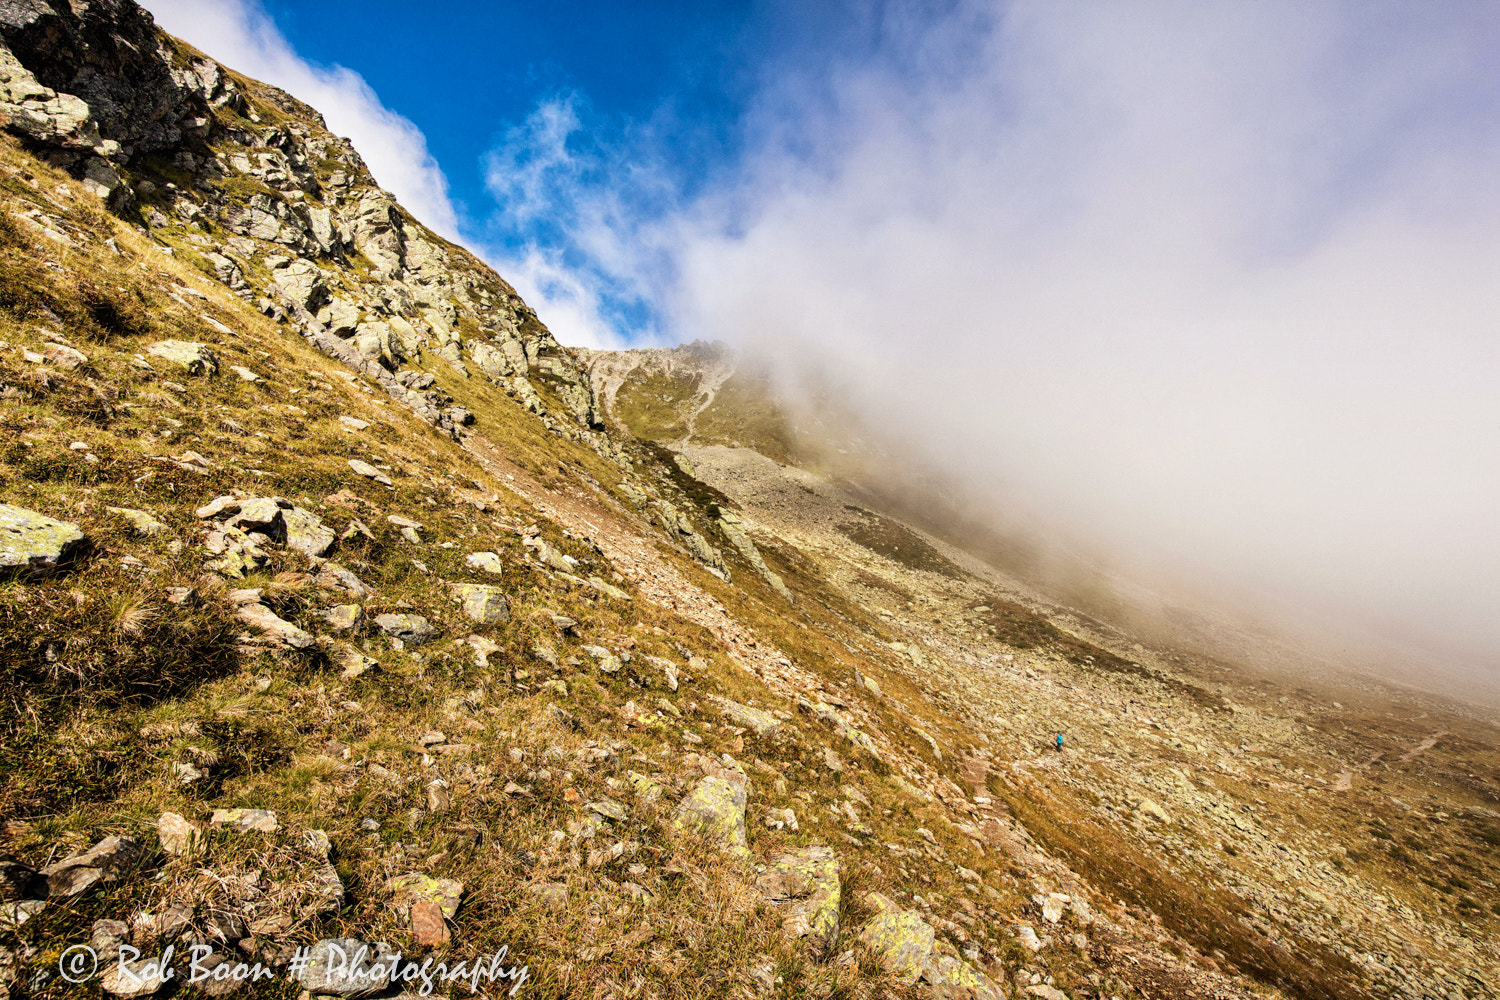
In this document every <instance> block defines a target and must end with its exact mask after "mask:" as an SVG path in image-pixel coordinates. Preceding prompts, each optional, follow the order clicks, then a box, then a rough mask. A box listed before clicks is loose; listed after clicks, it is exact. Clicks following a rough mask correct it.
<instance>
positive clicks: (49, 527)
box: [0, 503, 84, 570]
mask: <svg viewBox="0 0 1500 1000" xmlns="http://www.w3.org/2000/svg"><path fill="white" fill-rule="evenodd" d="M83 541H84V535H83V532H82V531H81V530H79V528H78V525H76V524H70V523H68V522H67V521H57V520H54V519H53V518H50V517H47V516H46V515H44V514H38V513H37V512H36V511H33V510H27V509H26V508H24V507H14V506H12V505H10V504H8V503H0V569H25V570H48V569H56V568H57V567H58V566H61V565H63V564H64V563H66V562H67V561H68V559H69V558H70V557H71V556H72V555H73V554H74V553H76V552H77V551H78V550H79V549H80V548H81V547H82V545H83Z"/></svg>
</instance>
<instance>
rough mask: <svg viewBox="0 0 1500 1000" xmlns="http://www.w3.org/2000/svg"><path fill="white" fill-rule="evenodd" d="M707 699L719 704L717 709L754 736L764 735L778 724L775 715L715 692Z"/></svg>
mask: <svg viewBox="0 0 1500 1000" xmlns="http://www.w3.org/2000/svg"><path fill="white" fill-rule="evenodd" d="M708 700H709V701H711V702H713V703H714V704H715V705H717V706H719V711H720V712H723V713H724V714H725V715H727V716H728V717H729V718H730V719H731V720H733V721H734V723H735V724H736V725H740V726H744V727H745V728H746V729H749V730H751V731H752V732H754V733H755V735H756V736H764V735H766V734H767V733H769V732H772V731H773V730H775V729H776V727H777V726H778V725H779V724H780V723H779V721H778V720H777V718H776V716H774V715H772V714H771V713H770V712H767V711H766V710H765V709H761V708H751V707H750V706H749V705H741V704H740V703H739V702H737V701H731V700H730V699H728V698H721V697H719V696H718V695H716V694H711V695H709V696H708Z"/></svg>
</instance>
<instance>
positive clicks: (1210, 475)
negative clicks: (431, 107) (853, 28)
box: [655, 3, 1500, 680]
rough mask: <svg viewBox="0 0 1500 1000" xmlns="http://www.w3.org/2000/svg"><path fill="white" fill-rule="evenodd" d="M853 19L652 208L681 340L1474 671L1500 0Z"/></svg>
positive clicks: (1090, 516) (1492, 365)
mask: <svg viewBox="0 0 1500 1000" xmlns="http://www.w3.org/2000/svg"><path fill="white" fill-rule="evenodd" d="M877 27H878V28H881V29H882V30H883V31H884V33H883V34H881V35H880V37H881V39H882V41H881V43H880V44H881V52H882V57H883V58H882V59H881V60H876V61H874V62H873V68H872V63H871V62H869V61H866V62H864V63H863V64H862V65H861V66H860V67H859V68H857V69H855V68H841V67H840V66H839V65H838V64H837V63H836V62H835V64H834V65H832V66H831V67H829V66H823V67H817V68H815V69H808V68H806V67H803V68H802V72H803V73H805V74H812V75H815V76H816V77H817V78H816V81H815V83H816V85H809V83H808V80H807V79H806V78H805V77H804V76H799V75H796V74H793V75H790V76H788V77H786V78H785V79H786V82H785V83H784V84H783V85H780V86H773V87H772V88H770V89H768V90H767V92H766V94H765V95H764V98H763V102H764V107H765V109H766V115H765V117H764V119H762V120H761V121H759V122H758V123H757V124H756V125H755V126H754V128H753V129H752V131H755V134H756V135H757V136H758V143H759V144H758V146H757V147H756V148H757V150H758V153H757V155H756V156H755V157H754V158H752V159H751V160H750V161H749V162H750V165H749V166H748V167H747V168H746V170H745V172H744V174H743V175H742V176H739V177H737V178H736V179H735V181H736V183H735V184H734V185H726V187H725V190H726V191H733V194H732V195H731V194H725V195H723V196H721V197H719V198H706V199H703V200H700V201H698V202H697V203H695V204H694V205H693V206H692V207H691V208H690V209H688V210H685V211H684V212H683V214H682V215H681V216H679V217H675V218H672V219H668V220H665V221H663V222H662V223H660V224H659V226H658V228H657V229H656V230H655V232H656V234H657V236H658V237H659V238H660V239H661V240H663V241H664V242H665V243H666V244H667V245H669V246H670V247H671V248H672V252H673V254H674V259H675V261H676V265H677V267H678V272H677V277H676V280H675V282H674V283H673V284H672V285H671V286H670V288H669V289H668V291H667V292H665V293H664V294H666V295H667V296H669V299H670V307H671V314H672V316H673V317H674V320H675V323H676V329H677V330H678V331H679V332H680V333H681V334H682V335H683V336H684V337H685V338H691V337H694V336H702V337H721V338H723V339H726V340H729V341H731V342H733V343H737V344H740V345H745V346H752V347H753V348H754V349H756V350H759V351H764V352H769V353H770V354H771V355H773V356H774V357H776V358H777V359H778V361H779V363H780V364H782V365H784V366H786V368H787V369H788V370H792V371H796V370H815V371H817V372H819V373H820V377H822V378H827V379H828V380H830V381H831V382H832V383H833V384H835V385H837V386H840V387H841V388H842V390H843V392H844V395H845V396H846V398H847V399H849V400H851V401H853V402H854V405H856V406H858V407H860V408H861V410H862V414H863V416H864V417H865V418H866V419H867V420H868V421H869V422H870V423H871V426H872V427H875V428H877V429H879V430H880V431H882V432H883V433H885V434H887V435H890V436H891V437H892V438H893V439H894V440H897V441H900V442H903V443H904V444H905V445H907V446H908V447H911V448H913V449H914V450H917V451H919V452H920V453H921V454H922V455H923V456H924V457H925V458H926V459H927V460H928V461H929V462H931V463H932V464H933V465H934V466H935V467H937V468H940V469H942V470H943V471H944V472H945V473H947V474H948V475H950V476H953V477H955V478H956V479H958V480H959V481H961V482H962V483H963V484H964V486H965V487H966V489H967V492H968V495H969V496H971V497H973V498H975V500H974V503H976V504H981V505H982V504H984V503H986V502H988V503H990V504H992V505H993V509H994V513H995V514H996V515H997V516H1003V517H1006V518H1014V517H1015V515H1016V514H1017V512H1018V511H1019V512H1021V516H1022V519H1040V520H1041V521H1043V522H1046V523H1049V524H1050V525H1051V526H1052V527H1054V528H1056V529H1060V530H1061V531H1062V532H1063V533H1064V534H1065V535H1069V536H1072V537H1075V538H1082V539H1086V540H1087V541H1088V542H1089V543H1090V544H1091V545H1093V546H1098V547H1102V549H1103V550H1104V551H1107V552H1109V553H1110V554H1111V558H1112V560H1113V561H1114V562H1115V564H1116V565H1118V566H1119V567H1121V568H1124V567H1126V566H1132V567H1136V568H1138V569H1139V568H1147V569H1151V570H1155V571H1162V570H1170V571H1171V572H1172V574H1173V575H1174V576H1175V577H1176V578H1177V579H1182V578H1183V574H1184V573H1186V574H1188V575H1189V576H1192V575H1194V574H1196V578H1197V579H1199V580H1200V581H1202V582H1203V583H1204V585H1205V586H1206V585H1211V584H1214V583H1215V582H1217V583H1219V584H1232V585H1233V586H1234V587H1236V588H1242V589H1243V591H1245V592H1249V593H1258V594H1261V595H1262V596H1263V597H1264V598H1266V599H1267V601H1268V602H1269V603H1268V606H1271V605H1275V604H1278V603H1279V604H1283V605H1285V606H1288V607H1294V608H1298V609H1300V610H1301V611H1304V612H1308V613H1312V614H1322V613H1327V614H1329V615H1331V616H1333V617H1334V618H1335V619H1336V620H1338V621H1340V622H1342V623H1344V624H1347V625H1350V626H1353V627H1355V628H1369V629H1371V630H1372V631H1373V632H1376V633H1378V634H1380V635H1382V636H1384V637H1387V638H1390V639H1394V640H1399V641H1402V642H1410V643H1414V644H1416V645H1418V646H1420V647H1422V648H1423V649H1426V650H1428V651H1431V652H1434V653H1437V654H1439V655H1440V657H1441V658H1442V659H1444V660H1445V661H1447V662H1450V663H1454V664H1462V665H1464V667H1465V669H1467V670H1469V671H1471V672H1472V674H1471V675H1472V676H1474V677H1475V678H1476V679H1484V680H1493V678H1494V677H1495V675H1496V664H1497V661H1500V607H1497V604H1500V522H1497V519H1496V517H1495V507H1496V504H1495V498H1496V497H1497V496H1500V448H1497V447H1496V444H1497V442H1500V394H1497V392H1496V384H1497V376H1500V341H1497V337H1496V335H1495V328H1496V324H1497V321H1500V280H1497V276H1500V202H1497V188H1496V185H1495V184H1494V178H1495V177H1496V176H1497V174H1500V143H1497V140H1500V125H1497V124H1496V123H1497V122H1500V117H1497V116H1496V114H1495V112H1496V105H1497V98H1500V69H1497V67H1500V60H1497V59H1496V58H1495V56H1496V55H1497V54H1500V11H1496V10H1495V9H1494V8H1486V7H1481V6H1479V5H1445V6H1444V7H1443V8H1441V10H1435V9H1432V8H1428V7H1418V6H1415V5H1396V6H1390V5H1387V6H1382V7H1378V8H1375V9H1370V8H1367V7H1366V6H1364V5H1338V4H1315V5H1300V4H1299V5H1291V4H1238V5H1236V4H1228V5H1215V6H1214V7H1213V8H1212V10H1208V9H1205V8H1201V7H1198V6H1196V5H1187V4H1131V5H1110V4H1098V5H1051V4H1025V3H1020V4H1009V5H1000V6H992V5H960V6H959V7H958V8H957V9H954V10H951V11H949V12H948V13H946V14H944V15H942V16H937V17H932V18H927V19H922V20H921V21H920V24H919V25H917V26H916V27H912V26H911V25H910V24H907V25H895V24H886V25H883V26H877ZM907 28H910V29H911V30H909V31H908V30H905V29H907ZM808 93H811V94H817V95H820V96H819V97H817V98H809V97H805V96H803V95H804V94H808ZM788 109H792V110H793V112H794V113H790V114H789V113H788ZM757 129H758V130H759V131H756V130H757Z"/></svg>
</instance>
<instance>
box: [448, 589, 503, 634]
mask: <svg viewBox="0 0 1500 1000" xmlns="http://www.w3.org/2000/svg"><path fill="white" fill-rule="evenodd" d="M453 596H455V597H457V598H458V599H459V601H460V602H462V604H463V609H464V614H466V615H468V616H469V619H470V620H471V621H475V622H478V623H479V624H481V625H493V624H495V623H496V622H503V621H505V620H506V619H507V618H509V617H510V604H509V603H508V602H507V601H506V600H505V594H504V593H502V592H501V590H500V588H499V587H490V586H487V585H485V584H482V583H456V584H454V585H453Z"/></svg>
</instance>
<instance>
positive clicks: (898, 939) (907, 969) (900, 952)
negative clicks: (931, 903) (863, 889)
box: [859, 892, 937, 983]
mask: <svg viewBox="0 0 1500 1000" xmlns="http://www.w3.org/2000/svg"><path fill="white" fill-rule="evenodd" d="M865 902H866V903H868V904H869V905H870V906H872V907H874V909H875V911H876V913H875V916H874V917H872V918H870V922H869V923H867V924H865V926H864V929H863V930H861V931H860V932H859V942H860V944H862V945H864V946H865V947H866V948H868V949H870V951H871V953H873V954H874V956H875V961H876V962H877V963H878V964H879V965H880V967H881V968H882V969H884V970H886V971H887V972H889V973H892V974H893V975H897V976H900V977H901V978H903V979H905V980H906V981H907V982H908V983H915V982H916V981H917V979H918V978H919V977H920V976H921V975H922V970H923V968H924V967H925V966H926V965H927V960H928V959H929V958H930V957H931V955H932V946H933V943H934V942H935V941H936V939H937V935H936V934H935V933H934V932H933V929H932V926H931V925H930V924H928V923H927V921H925V920H923V919H922V914H920V913H918V912H917V911H916V910H903V909H901V908H900V907H899V906H897V905H896V904H895V903H894V902H892V901H891V900H890V899H889V898H888V897H886V896H883V895H881V894H880V893H878V892H872V893H870V894H869V895H868V896H866V897H865Z"/></svg>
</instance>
